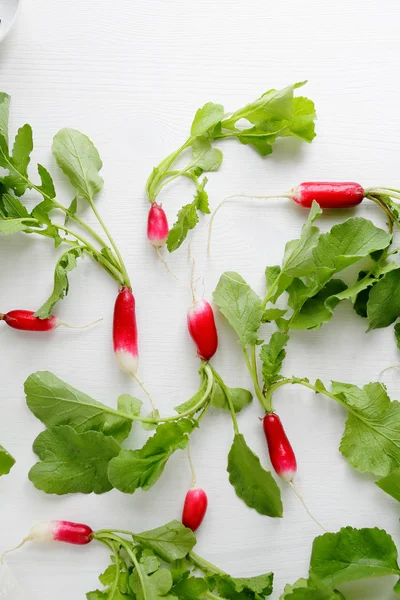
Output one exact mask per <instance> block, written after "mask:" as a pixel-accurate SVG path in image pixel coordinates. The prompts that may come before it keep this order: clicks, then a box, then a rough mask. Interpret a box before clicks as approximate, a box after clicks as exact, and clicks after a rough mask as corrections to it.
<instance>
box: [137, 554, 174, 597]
mask: <svg viewBox="0 0 400 600" xmlns="http://www.w3.org/2000/svg"><path fill="white" fill-rule="evenodd" d="M172 584H173V582H172V575H171V571H169V570H168V569H159V570H158V571H156V573H153V574H152V575H147V574H146V572H145V571H144V569H143V567H142V565H140V563H139V564H138V565H137V566H136V569H135V570H134V571H133V573H132V575H131V576H130V578H129V586H130V588H131V590H132V591H133V593H134V594H135V598H136V599H137V600H162V598H164V599H165V600H173V599H175V597H174V596H170V595H167V594H168V592H169V591H170V589H171V588H172ZM175 600H176V599H175Z"/></svg>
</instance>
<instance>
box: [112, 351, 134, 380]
mask: <svg viewBox="0 0 400 600" xmlns="http://www.w3.org/2000/svg"><path fill="white" fill-rule="evenodd" d="M115 358H116V360H117V363H118V364H119V366H120V368H121V369H122V370H123V371H125V373H128V375H132V377H136V373H137V370H138V362H139V361H138V358H137V356H133V354H131V353H130V352H128V351H127V350H117V351H116V352H115Z"/></svg>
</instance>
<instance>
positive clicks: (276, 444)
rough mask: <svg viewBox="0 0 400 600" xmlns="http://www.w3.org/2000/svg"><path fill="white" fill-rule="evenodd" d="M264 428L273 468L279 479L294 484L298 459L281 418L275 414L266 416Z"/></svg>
mask: <svg viewBox="0 0 400 600" xmlns="http://www.w3.org/2000/svg"><path fill="white" fill-rule="evenodd" d="M263 427H264V433H265V437H266V438H267V444H268V450H269V456H270V459H271V463H272V466H273V467H274V469H275V471H276V473H277V474H278V475H279V477H282V479H283V480H284V481H287V483H292V481H293V478H294V476H295V475H296V471H297V463H296V457H295V455H294V452H293V448H292V446H291V445H290V442H289V440H288V438H287V436H286V433H285V430H284V429H283V425H282V422H281V420H280V418H279V417H278V415H276V414H274V413H271V414H267V415H265V417H264V419H263Z"/></svg>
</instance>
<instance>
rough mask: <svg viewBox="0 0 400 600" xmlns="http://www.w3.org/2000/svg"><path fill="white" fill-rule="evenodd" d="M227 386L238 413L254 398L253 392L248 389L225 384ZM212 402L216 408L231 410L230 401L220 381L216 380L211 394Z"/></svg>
mask: <svg viewBox="0 0 400 600" xmlns="http://www.w3.org/2000/svg"><path fill="white" fill-rule="evenodd" d="M225 388H226V391H227V393H228V395H229V398H230V400H231V402H232V405H233V408H234V409H235V412H236V413H239V412H240V411H241V410H242V409H243V408H244V407H245V406H247V404H250V402H251V401H252V400H253V394H252V393H251V392H249V391H248V390H245V389H243V388H230V387H228V386H225ZM211 404H212V405H213V406H215V407H216V408H223V409H225V410H230V408H229V402H228V400H227V398H226V396H225V392H224V390H223V389H222V387H221V386H220V384H219V383H218V381H214V386H213V391H212V394H211Z"/></svg>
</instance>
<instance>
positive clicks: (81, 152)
mask: <svg viewBox="0 0 400 600" xmlns="http://www.w3.org/2000/svg"><path fill="white" fill-rule="evenodd" d="M52 151H53V156H54V158H55V159H56V162H57V164H58V166H59V167H60V169H61V170H62V171H63V173H65V175H66V176H67V177H68V179H69V180H70V182H71V184H72V185H73V187H74V188H75V189H76V191H77V198H78V199H79V200H81V199H82V200H87V201H88V202H92V201H93V199H94V197H95V196H96V194H98V193H99V191H100V190H101V189H102V187H103V184H104V181H103V179H102V178H101V177H100V175H99V171H100V170H101V168H102V166H103V163H102V161H101V158H100V155H99V153H98V151H97V150H96V148H95V146H94V144H93V142H92V141H91V140H90V139H89V138H88V137H87V136H86V135H84V134H83V133H81V132H80V131H77V130H76V129H61V131H59V132H58V133H57V134H56V136H55V137H54V140H53V147H52Z"/></svg>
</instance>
